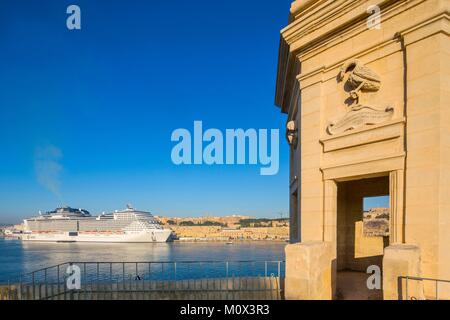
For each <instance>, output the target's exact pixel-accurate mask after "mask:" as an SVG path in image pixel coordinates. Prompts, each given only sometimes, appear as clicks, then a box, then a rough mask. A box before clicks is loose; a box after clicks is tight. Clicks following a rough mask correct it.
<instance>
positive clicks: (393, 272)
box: [383, 244, 424, 300]
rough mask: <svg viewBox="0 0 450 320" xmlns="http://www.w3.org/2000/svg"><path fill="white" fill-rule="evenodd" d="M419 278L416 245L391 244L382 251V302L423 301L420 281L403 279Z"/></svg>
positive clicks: (418, 254) (418, 250)
mask: <svg viewBox="0 0 450 320" xmlns="http://www.w3.org/2000/svg"><path fill="white" fill-rule="evenodd" d="M406 276H408V277H420V276H421V272H420V249H419V247H418V246H416V245H408V244H393V245H391V246H389V247H387V248H386V249H385V250H384V257H383V297H384V300H399V299H400V300H423V299H424V292H423V283H422V281H421V280H413V279H409V280H408V281H407V280H406V279H405V278H403V277H406Z"/></svg>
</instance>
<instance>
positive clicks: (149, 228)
mask: <svg viewBox="0 0 450 320" xmlns="http://www.w3.org/2000/svg"><path fill="white" fill-rule="evenodd" d="M23 226H24V230H23V234H22V235H21V238H22V240H23V241H48V242H167V241H170V240H171V238H172V237H171V236H172V230H170V229H164V228H163V227H162V226H161V225H160V224H159V222H158V221H156V219H155V218H154V217H153V215H152V214H151V213H150V212H146V211H139V210H135V209H134V208H133V207H132V206H131V205H128V206H127V208H126V209H125V210H120V211H119V210H116V211H115V212H113V213H108V214H101V215H99V216H92V215H91V214H90V213H89V211H87V210H84V209H74V208H70V207H61V208H57V209H55V210H54V211H49V212H46V213H39V216H37V217H33V218H29V219H25V220H24V224H23Z"/></svg>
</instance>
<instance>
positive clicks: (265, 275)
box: [264, 261, 267, 278]
mask: <svg viewBox="0 0 450 320" xmlns="http://www.w3.org/2000/svg"><path fill="white" fill-rule="evenodd" d="M264 277H266V278H267V261H264Z"/></svg>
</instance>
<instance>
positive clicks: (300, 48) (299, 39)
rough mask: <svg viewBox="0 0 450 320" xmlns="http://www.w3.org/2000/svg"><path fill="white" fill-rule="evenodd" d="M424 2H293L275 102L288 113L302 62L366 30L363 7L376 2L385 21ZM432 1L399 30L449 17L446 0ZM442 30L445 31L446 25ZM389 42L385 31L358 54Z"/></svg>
mask: <svg viewBox="0 0 450 320" xmlns="http://www.w3.org/2000/svg"><path fill="white" fill-rule="evenodd" d="M425 1H429V0H373V1H367V0H334V1H333V0H310V1H301V2H300V4H298V3H297V2H298V1H297V2H294V3H293V4H292V7H291V13H293V14H294V15H295V19H294V20H293V21H292V23H290V24H289V25H288V26H287V27H286V28H284V29H283V30H282V31H281V39H280V51H279V65H278V74H277V88H276V97H275V104H276V105H277V106H279V107H281V111H282V112H285V113H286V112H288V110H289V107H290V105H291V101H290V97H291V96H292V93H291V91H292V90H293V89H292V88H293V84H294V81H296V78H297V76H299V75H300V74H301V75H300V77H302V78H303V75H305V74H304V73H303V74H302V70H301V65H300V62H301V61H303V60H304V59H305V58H306V59H307V58H308V56H314V55H315V54H317V53H318V52H320V51H323V50H327V49H328V48H329V47H330V46H333V45H335V44H336V43H339V42H340V41H345V39H348V38H349V37H353V36H355V34H357V33H360V32H364V31H365V30H366V19H367V17H368V15H369V14H368V13H367V11H366V10H367V7H368V6H369V5H371V4H377V5H379V6H380V7H381V8H382V19H383V20H384V19H389V18H390V17H392V16H395V15H397V14H399V13H401V12H402V11H405V10H410V9H411V8H412V7H415V6H417V5H419V4H422V3H424V2H425ZM435 2H436V4H437V5H436V6H435V8H434V9H435V10H434V12H423V18H424V19H422V20H421V21H418V20H412V21H411V26H410V27H408V28H407V29H406V30H399V31H400V33H402V34H407V33H411V32H413V31H414V30H415V29H417V28H419V29H420V26H421V25H424V24H426V23H427V21H431V20H432V18H433V17H434V18H436V17H440V18H442V17H444V18H446V19H448V16H449V14H448V12H449V8H450V4H449V2H448V1H446V0H435ZM301 3H302V4H301ZM330 14H331V15H332V18H330ZM327 19H328V20H327ZM445 21H447V20H445ZM442 30H443V32H446V33H447V32H448V28H446V27H445V26H443V29H442ZM441 32H442V31H441ZM410 39H411V40H409V39H406V42H409V41H413V40H412V37H411V36H410ZM392 41H393V35H391V34H386V35H384V37H383V39H382V41H380V42H379V43H378V44H372V45H370V44H368V48H367V49H366V50H364V51H363V52H360V53H359V54H361V55H362V54H364V52H368V51H370V50H371V49H370V48H374V47H377V46H379V45H386V44H389V43H391V42H392ZM339 62H341V61H335V62H330V64H329V65H327V66H321V67H319V69H322V72H325V71H324V69H329V68H330V67H331V66H332V65H334V64H336V63H339ZM294 69H295V70H298V73H296V74H294V73H295V72H293V70H294ZM316 71H317V70H314V71H311V70H308V71H306V73H308V74H309V73H310V72H311V74H314V73H315V72H316ZM303 72H305V70H303Z"/></svg>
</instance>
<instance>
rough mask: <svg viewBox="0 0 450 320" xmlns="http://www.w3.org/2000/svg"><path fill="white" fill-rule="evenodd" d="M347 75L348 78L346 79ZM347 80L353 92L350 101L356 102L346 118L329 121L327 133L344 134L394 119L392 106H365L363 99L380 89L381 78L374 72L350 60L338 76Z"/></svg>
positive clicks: (357, 61) (341, 117)
mask: <svg viewBox="0 0 450 320" xmlns="http://www.w3.org/2000/svg"><path fill="white" fill-rule="evenodd" d="M346 75H347V77H345V76H346ZM344 78H346V79H347V80H346V84H348V85H349V86H350V87H351V88H352V90H351V91H350V93H349V95H350V99H351V100H353V101H354V102H355V104H354V105H352V106H351V108H350V111H348V112H347V113H346V114H345V115H344V116H340V117H339V118H337V119H333V120H331V121H329V124H328V125H327V128H326V130H327V133H328V134H330V135H333V134H338V133H342V132H345V131H348V130H353V129H357V128H360V127H363V126H366V125H374V124H379V123H382V122H384V121H387V120H389V119H390V118H392V116H393V114H394V109H393V108H392V107H390V106H388V107H386V108H385V109H384V110H379V109H377V108H375V107H372V106H368V105H363V104H362V103H361V97H362V95H363V94H364V93H366V92H376V91H378V90H379V89H380V86H381V78H380V76H379V75H378V74H377V73H376V72H374V71H373V70H371V69H369V68H368V67H366V66H365V65H364V64H363V63H361V62H360V61H359V60H357V59H354V60H349V61H347V62H345V63H344V64H343V65H342V67H341V69H340V71H339V75H338V79H339V80H340V81H343V80H344Z"/></svg>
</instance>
